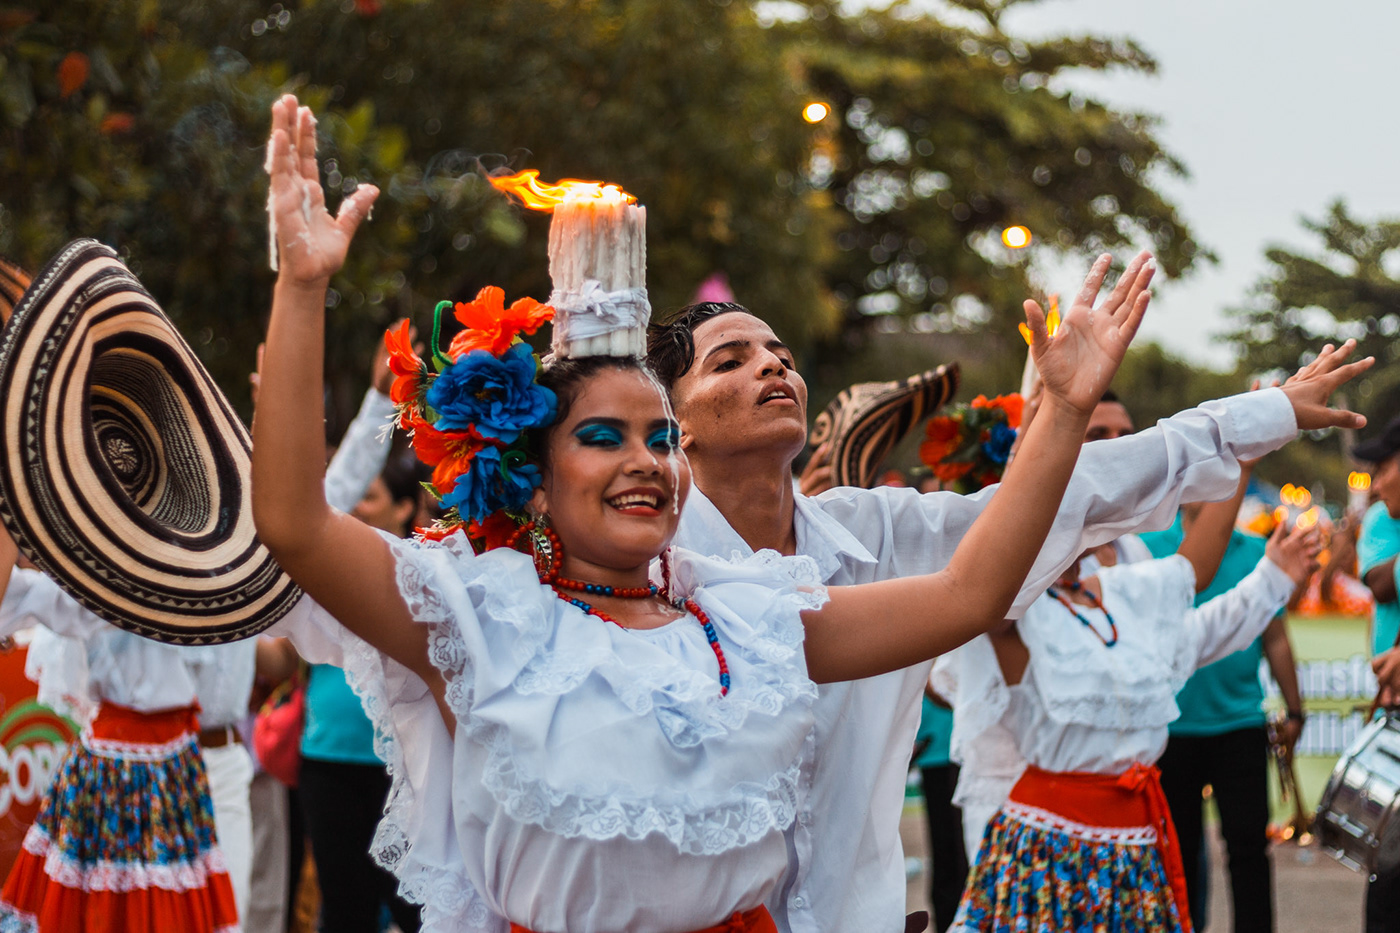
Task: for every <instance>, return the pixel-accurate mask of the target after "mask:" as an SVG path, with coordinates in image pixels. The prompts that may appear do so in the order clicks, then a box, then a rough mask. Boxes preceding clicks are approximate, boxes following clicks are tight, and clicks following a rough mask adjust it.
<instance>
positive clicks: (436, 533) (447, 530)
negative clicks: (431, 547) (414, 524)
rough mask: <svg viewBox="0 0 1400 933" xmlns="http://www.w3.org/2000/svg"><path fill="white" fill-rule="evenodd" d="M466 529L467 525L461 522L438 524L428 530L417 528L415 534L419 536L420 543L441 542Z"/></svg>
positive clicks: (430, 526)
mask: <svg viewBox="0 0 1400 933" xmlns="http://www.w3.org/2000/svg"><path fill="white" fill-rule="evenodd" d="M466 527H467V526H466V525H463V524H461V523H460V522H459V523H457V524H444V523H442V522H436V523H434V524H432V525H429V526H428V527H426V528H415V529H413V533H414V534H415V535H417V536H418V540H419V541H441V540H443V539H444V538H446V537H448V536H449V535H455V534H456V533H457V532H459V531H461V530H462V529H464V528H466Z"/></svg>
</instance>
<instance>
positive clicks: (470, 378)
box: [427, 343, 559, 444]
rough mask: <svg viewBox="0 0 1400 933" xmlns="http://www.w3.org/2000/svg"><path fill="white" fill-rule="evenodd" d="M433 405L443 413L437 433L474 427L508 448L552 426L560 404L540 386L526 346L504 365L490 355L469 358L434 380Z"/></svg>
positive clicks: (475, 352)
mask: <svg viewBox="0 0 1400 933" xmlns="http://www.w3.org/2000/svg"><path fill="white" fill-rule="evenodd" d="M427 402H428V405H429V407H431V408H432V409H433V410H434V411H436V412H437V413H438V420H437V421H436V422H434V423H433V427H435V428H437V429H438V430H439V431H465V430H466V429H467V427H468V426H471V427H474V428H476V430H477V431H478V432H479V433H480V434H481V436H482V437H487V438H493V439H495V440H498V441H500V442H501V443H503V444H510V443H513V442H514V441H515V439H516V438H518V437H519V436H520V432H522V431H524V430H526V429H527V428H535V427H540V426H542V425H546V424H549V423H550V422H551V421H553V420H554V414H555V412H556V411H557V410H558V404H559V401H558V399H556V398H555V397H554V393H553V392H551V391H550V390H549V389H546V388H544V387H543V386H538V385H535V357H534V353H533V351H532V350H531V349H530V345H529V344H526V343H517V344H516V345H515V346H513V347H511V348H510V349H509V350H507V351H506V352H505V353H504V354H503V355H502V356H501V357H500V358H499V359H498V358H497V357H494V356H492V355H491V354H490V353H488V352H487V351H485V350H472V351H471V352H470V353H466V354H463V355H462V356H461V357H459V358H458V359H457V361H456V362H455V363H453V364H452V365H451V366H449V367H447V368H446V369H444V370H443V371H442V372H441V373H439V374H438V377H437V379H435V380H433V384H432V386H431V387H430V388H429V389H428V394H427Z"/></svg>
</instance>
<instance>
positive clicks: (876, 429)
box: [808, 363, 958, 488]
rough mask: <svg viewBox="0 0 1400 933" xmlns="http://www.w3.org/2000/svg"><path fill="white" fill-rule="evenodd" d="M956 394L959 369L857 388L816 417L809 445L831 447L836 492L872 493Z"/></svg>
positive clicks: (951, 367)
mask: <svg viewBox="0 0 1400 933" xmlns="http://www.w3.org/2000/svg"><path fill="white" fill-rule="evenodd" d="M957 390H958V364H957V363H948V364H946V365H944V366H940V367H938V368H937V369H930V370H929V371H928V372H924V373H920V374H919V375H917V376H910V377H909V378H908V379H904V380H900V381H895V382H858V383H856V384H855V385H853V386H851V387H850V388H848V389H844V390H842V391H841V392H840V393H839V394H838V395H837V396H836V398H834V399H832V401H831V404H830V405H827V406H826V409H825V410H824V411H822V413H821V414H820V415H817V420H816V421H815V422H814V423H813V425H812V433H811V434H810V435H809V436H808V441H809V442H810V444H811V445H812V447H817V446H819V445H821V444H824V443H830V444H831V452H830V462H831V467H832V477H833V481H834V482H835V484H836V485H837V486H860V487H863V488H869V487H870V486H872V485H874V483H875V477H876V474H877V473H878V472H879V470H880V465H881V464H882V463H884V462H885V458H886V457H888V456H889V455H890V451H891V450H894V448H895V445H896V444H898V443H899V442H900V440H902V439H903V437H904V435H906V434H908V433H909V431H910V429H911V428H913V427H914V426H915V425H917V424H918V423H919V422H921V421H923V420H924V419H925V418H927V417H928V416H929V415H932V414H933V413H934V412H935V411H937V410H938V409H939V408H941V407H942V406H943V405H946V404H947V403H948V400H949V399H951V398H952V397H953V393H954V392H956V391H957Z"/></svg>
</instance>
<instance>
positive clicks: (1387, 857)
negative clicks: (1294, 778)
mask: <svg viewBox="0 0 1400 933" xmlns="http://www.w3.org/2000/svg"><path fill="white" fill-rule="evenodd" d="M1397 811H1400V715H1398V714H1397V712H1396V711H1393V710H1392V711H1389V712H1387V714H1386V715H1385V717H1384V718H1382V719H1378V720H1376V721H1375V722H1373V723H1371V724H1370V725H1368V726H1367V727H1366V728H1365V729H1364V730H1362V732H1361V734H1360V735H1359V736H1357V738H1356V741H1354V742H1353V743H1352V745H1351V747H1350V748H1348V749H1347V750H1346V753H1345V754H1343V755H1342V757H1341V758H1340V759H1339V760H1338V761H1337V766H1336V767H1335V768H1334V769H1333V770H1332V777H1331V778H1330V779H1329V780H1328V782H1327V789H1326V790H1325V791H1323V794H1322V799H1321V801H1320V802H1319V804H1318V810H1317V837H1318V841H1319V842H1321V844H1322V847H1323V849H1324V850H1325V851H1326V852H1327V853H1328V854H1329V855H1331V856H1332V857H1333V858H1335V859H1337V860H1338V861H1340V862H1341V863H1342V864H1344V865H1347V866H1349V867H1351V868H1354V869H1357V870H1360V871H1365V872H1368V873H1372V874H1375V873H1385V872H1391V871H1394V870H1395V869H1396V868H1397V867H1400V817H1397V815H1396V814H1397Z"/></svg>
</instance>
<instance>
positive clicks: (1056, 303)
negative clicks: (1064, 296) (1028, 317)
mask: <svg viewBox="0 0 1400 933" xmlns="http://www.w3.org/2000/svg"><path fill="white" fill-rule="evenodd" d="M1016 329H1017V330H1019V331H1020V332H1021V337H1022V338H1023V339H1024V340H1025V341H1026V346H1030V345H1031V329H1030V328H1029V327H1027V326H1026V324H1025V322H1024V321H1022V322H1021V323H1020V324H1017V325H1016ZM1059 329H1060V296H1059V295H1051V296H1050V310H1049V312H1047V313H1046V315H1045V330H1046V332H1048V333H1049V334H1050V336H1051V337H1053V336H1055V331H1057V330H1059Z"/></svg>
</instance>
